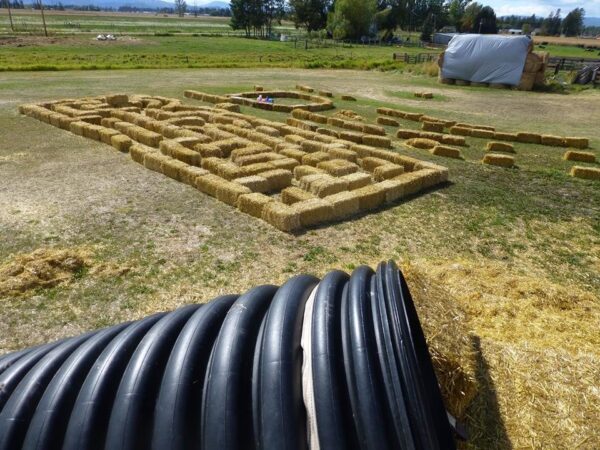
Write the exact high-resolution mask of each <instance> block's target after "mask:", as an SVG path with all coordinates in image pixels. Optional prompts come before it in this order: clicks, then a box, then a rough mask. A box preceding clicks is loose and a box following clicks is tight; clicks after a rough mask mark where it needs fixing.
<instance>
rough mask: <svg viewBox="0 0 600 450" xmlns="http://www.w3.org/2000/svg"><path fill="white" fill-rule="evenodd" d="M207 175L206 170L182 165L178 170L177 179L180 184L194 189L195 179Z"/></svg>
mask: <svg viewBox="0 0 600 450" xmlns="http://www.w3.org/2000/svg"><path fill="white" fill-rule="evenodd" d="M209 173H210V172H209V171H208V170H205V169H202V168H200V167H196V166H190V165H189V164H184V165H183V166H181V167H180V169H179V179H180V180H181V182H183V183H185V184H188V185H190V186H194V187H195V186H196V178H198V177H202V176H204V175H208V174H209Z"/></svg>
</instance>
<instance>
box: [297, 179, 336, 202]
mask: <svg viewBox="0 0 600 450" xmlns="http://www.w3.org/2000/svg"><path fill="white" fill-rule="evenodd" d="M300 181H301V186H303V187H304V188H305V189H306V190H307V191H309V192H311V193H313V194H315V195H316V196H318V197H321V198H323V197H326V196H328V195H333V194H337V193H338V192H342V191H347V190H348V183H347V182H346V181H345V180H344V179H342V178H334V177H332V176H329V175H312V176H310V175H309V176H308V177H304V178H302V179H301V180H300Z"/></svg>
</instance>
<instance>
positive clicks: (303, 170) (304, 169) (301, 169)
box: [294, 165, 325, 180]
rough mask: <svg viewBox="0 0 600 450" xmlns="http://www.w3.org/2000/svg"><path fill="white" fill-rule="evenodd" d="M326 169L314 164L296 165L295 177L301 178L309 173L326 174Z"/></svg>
mask: <svg viewBox="0 0 600 450" xmlns="http://www.w3.org/2000/svg"><path fill="white" fill-rule="evenodd" d="M324 173H325V171H324V170H321V169H317V168H316V167H312V166H305V165H301V166H296V167H294V178H295V179H296V180H300V179H302V178H303V177H305V176H307V175H314V174H324Z"/></svg>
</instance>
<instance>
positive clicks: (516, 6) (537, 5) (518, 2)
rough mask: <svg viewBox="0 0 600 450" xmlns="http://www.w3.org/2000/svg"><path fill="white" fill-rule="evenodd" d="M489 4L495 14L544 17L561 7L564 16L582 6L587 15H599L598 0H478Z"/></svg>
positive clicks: (599, 4)
mask: <svg viewBox="0 0 600 450" xmlns="http://www.w3.org/2000/svg"><path fill="white" fill-rule="evenodd" d="M478 2H479V3H481V4H484V5H490V6H491V7H492V8H494V11H496V15H497V16H510V15H512V14H514V15H518V16H529V15H531V14H535V15H540V16H544V17H546V16H547V15H548V14H549V13H550V11H554V10H556V9H557V8H561V10H562V16H563V17H564V16H565V15H566V14H567V13H568V12H569V11H571V10H572V9H574V8H584V9H585V12H586V14H585V15H586V16H587V17H600V0H478Z"/></svg>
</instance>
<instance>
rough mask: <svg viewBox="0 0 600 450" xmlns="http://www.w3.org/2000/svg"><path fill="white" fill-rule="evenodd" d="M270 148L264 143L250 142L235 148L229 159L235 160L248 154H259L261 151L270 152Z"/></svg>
mask: <svg viewBox="0 0 600 450" xmlns="http://www.w3.org/2000/svg"><path fill="white" fill-rule="evenodd" d="M271 151H272V150H271V148H270V147H267V146H266V145H264V144H260V143H255V144H250V145H249V146H247V147H243V148H237V149H235V150H233V151H232V152H231V155H230V156H231V160H232V161H234V162H237V160H238V158H242V157H245V156H250V155H260V154H261V153H268V152H271Z"/></svg>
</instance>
